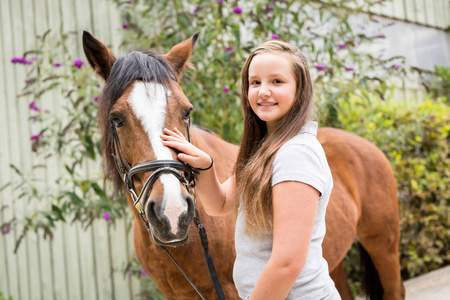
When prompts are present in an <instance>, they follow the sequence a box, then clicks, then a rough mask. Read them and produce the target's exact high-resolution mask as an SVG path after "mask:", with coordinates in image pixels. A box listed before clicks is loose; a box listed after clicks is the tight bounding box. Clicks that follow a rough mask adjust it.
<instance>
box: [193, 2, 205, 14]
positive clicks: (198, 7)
mask: <svg viewBox="0 0 450 300" xmlns="http://www.w3.org/2000/svg"><path fill="white" fill-rule="evenodd" d="M204 8H205V4H202V5H200V6H197V7H196V8H195V9H194V11H193V12H192V13H193V14H194V15H195V14H196V13H198V12H199V11H201V10H202V9H204Z"/></svg>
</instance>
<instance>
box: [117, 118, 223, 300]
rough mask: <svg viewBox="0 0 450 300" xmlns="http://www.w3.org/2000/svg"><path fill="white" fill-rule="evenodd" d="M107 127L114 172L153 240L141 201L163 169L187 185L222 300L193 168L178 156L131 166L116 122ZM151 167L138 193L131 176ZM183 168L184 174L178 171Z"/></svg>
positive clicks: (210, 270)
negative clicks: (200, 208) (124, 187)
mask: <svg viewBox="0 0 450 300" xmlns="http://www.w3.org/2000/svg"><path fill="white" fill-rule="evenodd" d="M189 124H190V119H189V120H188V124H187V125H186V132H187V138H188V142H189V143H190V142H191V136H190V131H189ZM109 127H110V131H111V132H110V134H111V145H110V147H111V155H112V157H113V159H114V162H115V166H116V168H117V172H119V174H120V175H121V176H122V180H123V182H124V184H125V186H126V188H127V191H128V193H129V194H130V195H131V198H132V200H133V206H134V207H135V208H136V209H137V210H138V212H139V216H140V218H141V220H142V222H144V224H145V227H146V228H147V230H148V232H149V233H150V235H151V236H152V238H153V239H154V240H156V238H155V236H154V234H153V232H152V227H151V225H150V224H149V222H148V219H147V217H146V215H145V211H144V206H143V201H145V199H146V198H147V196H148V195H149V193H150V191H151V189H152V187H153V184H154V183H155V181H156V180H157V179H158V178H159V176H161V175H162V174H164V173H170V174H172V175H174V176H175V177H176V178H177V179H178V180H179V181H180V182H181V183H182V184H183V185H184V186H185V187H186V189H187V191H188V192H189V193H190V194H191V195H192V196H193V201H194V210H195V216H194V219H193V221H194V223H195V225H196V226H197V230H198V233H199V235H200V239H201V242H202V246H203V251H204V254H205V259H206V263H207V265H208V270H209V274H210V276H211V279H212V281H213V285H214V289H215V291H216V294H217V297H218V299H219V300H225V295H224V293H223V291H222V287H221V285H220V282H219V278H218V276H217V272H216V270H215V268H214V264H213V262H212V258H211V255H210V253H209V249H208V237H207V235H206V230H205V228H204V226H203V225H202V224H201V222H200V218H199V214H198V211H197V209H196V208H195V205H196V202H197V199H196V194H195V172H196V171H195V169H194V168H192V167H191V166H189V165H187V164H184V163H182V162H181V161H178V160H155V161H147V162H143V163H140V164H137V165H135V166H133V167H131V166H130V165H129V164H128V162H127V160H126V159H125V156H124V155H123V152H122V148H121V147H120V141H119V136H118V135H117V131H116V126H115V125H114V122H113V121H112V120H110V121H109ZM149 171H153V173H152V174H151V175H150V176H149V177H148V178H147V180H146V181H145V184H144V186H143V187H142V190H141V192H140V193H139V194H138V193H137V192H136V190H135V187H134V182H133V176H134V175H136V174H138V173H142V172H149ZM181 172H183V173H184V174H182V173H181ZM160 247H161V249H163V250H164V251H165V252H166V253H167V254H168V255H169V257H170V259H171V260H172V261H173V262H174V264H175V265H176V266H177V267H178V269H179V270H180V271H181V273H182V274H183V275H184V277H185V278H186V279H187V281H188V282H189V283H190V284H191V286H192V287H193V288H194V289H195V291H196V292H197V293H198V294H199V296H200V297H201V298H202V299H203V300H207V299H206V297H205V296H204V295H203V294H202V293H201V292H200V290H199V289H198V287H197V286H196V285H195V284H194V283H193V282H192V280H191V279H190V278H189V277H188V276H187V274H186V273H185V272H184V270H183V269H182V268H181V266H180V265H179V264H178V263H177V262H176V260H175V259H174V257H173V256H172V255H171V254H170V252H169V251H168V250H167V249H166V247H165V246H160Z"/></svg>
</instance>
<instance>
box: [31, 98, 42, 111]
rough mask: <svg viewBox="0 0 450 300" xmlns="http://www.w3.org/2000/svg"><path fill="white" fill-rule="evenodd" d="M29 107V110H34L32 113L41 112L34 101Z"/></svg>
mask: <svg viewBox="0 0 450 300" xmlns="http://www.w3.org/2000/svg"><path fill="white" fill-rule="evenodd" d="M29 107H30V109H31V110H34V111H41V109H40V108H39V107H38V106H37V105H36V99H34V100H33V101H31V103H30V106H29Z"/></svg>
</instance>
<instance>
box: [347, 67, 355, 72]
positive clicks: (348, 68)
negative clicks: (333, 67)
mask: <svg viewBox="0 0 450 300" xmlns="http://www.w3.org/2000/svg"><path fill="white" fill-rule="evenodd" d="M354 70H355V69H353V68H352V67H345V71H354Z"/></svg>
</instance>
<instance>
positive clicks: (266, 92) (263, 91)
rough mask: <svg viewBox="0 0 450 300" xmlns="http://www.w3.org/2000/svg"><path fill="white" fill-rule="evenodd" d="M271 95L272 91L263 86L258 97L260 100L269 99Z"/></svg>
mask: <svg viewBox="0 0 450 300" xmlns="http://www.w3.org/2000/svg"><path fill="white" fill-rule="evenodd" d="M270 95H271V92H270V89H268V88H266V87H263V86H261V88H260V90H259V92H258V96H259V97H260V98H268V97H270Z"/></svg>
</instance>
